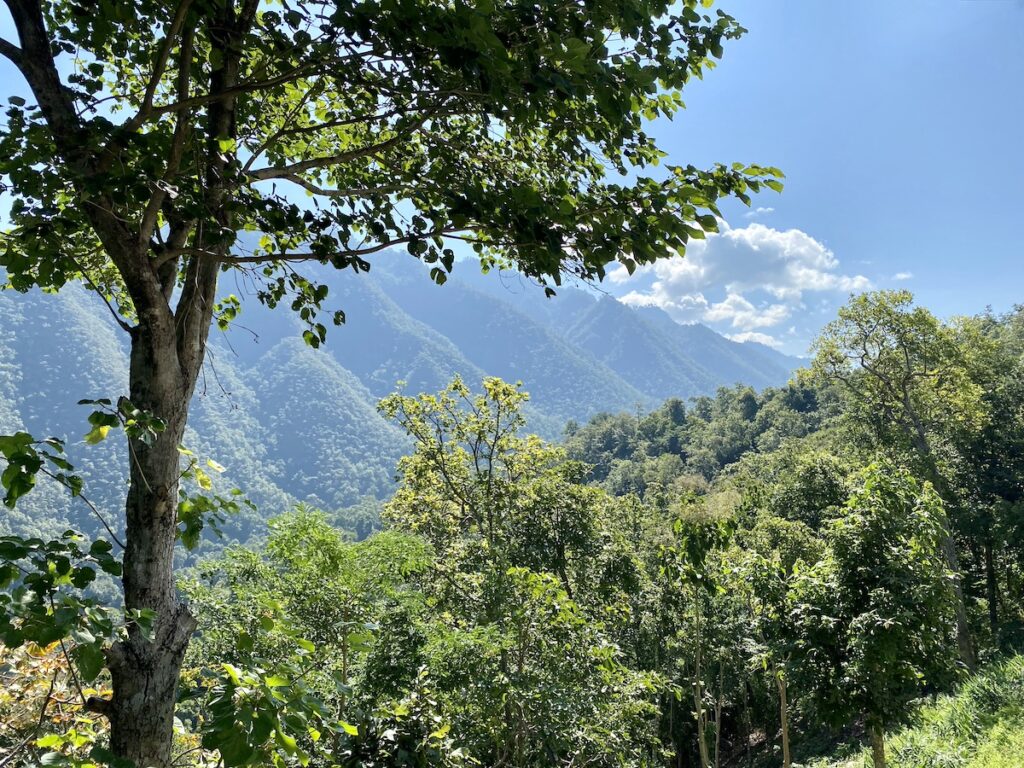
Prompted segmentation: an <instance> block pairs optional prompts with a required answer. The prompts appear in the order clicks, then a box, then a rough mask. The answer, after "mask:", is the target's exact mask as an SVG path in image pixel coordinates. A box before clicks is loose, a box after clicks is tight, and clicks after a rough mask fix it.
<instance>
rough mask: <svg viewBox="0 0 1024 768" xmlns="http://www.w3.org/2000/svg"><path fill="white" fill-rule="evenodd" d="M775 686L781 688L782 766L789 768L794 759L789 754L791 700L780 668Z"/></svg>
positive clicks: (777, 671) (777, 670) (776, 675)
mask: <svg viewBox="0 0 1024 768" xmlns="http://www.w3.org/2000/svg"><path fill="white" fill-rule="evenodd" d="M775 684H776V685H777V686H778V688H779V721H780V722H781V724H782V727H781V730H782V766H783V768H789V767H790V765H791V763H792V758H791V757H790V754H789V699H788V697H787V695H786V694H787V690H786V676H785V673H783V672H782V670H780V669H779V668H778V667H776V668H775Z"/></svg>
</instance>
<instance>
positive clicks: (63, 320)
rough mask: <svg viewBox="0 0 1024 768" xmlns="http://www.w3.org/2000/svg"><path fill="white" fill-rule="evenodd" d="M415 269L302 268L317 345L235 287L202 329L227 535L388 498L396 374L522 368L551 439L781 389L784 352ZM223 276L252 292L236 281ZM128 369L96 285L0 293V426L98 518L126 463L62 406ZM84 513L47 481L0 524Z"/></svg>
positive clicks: (608, 302) (112, 392) (84, 411)
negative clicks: (313, 303) (62, 457)
mask: <svg viewBox="0 0 1024 768" xmlns="http://www.w3.org/2000/svg"><path fill="white" fill-rule="evenodd" d="M423 269H424V267H423V265H422V264H420V263H419V262H417V261H414V260H412V259H411V258H410V257H408V256H407V255H405V254H385V255H384V256H383V257H382V258H380V259H379V260H377V261H375V262H374V267H373V270H372V271H371V273H370V274H369V275H358V276H357V275H354V274H351V273H347V274H342V275H337V274H326V273H325V274H324V275H316V277H318V278H319V277H323V279H324V280H325V281H326V282H327V283H328V284H329V286H330V295H329V298H328V300H327V302H326V305H327V306H328V307H329V308H330V309H343V310H344V311H345V314H346V324H345V325H344V326H342V327H340V328H332V329H331V330H330V331H329V334H328V341H327V344H326V345H325V347H324V348H323V349H321V350H312V349H309V348H307V347H306V346H305V345H303V344H302V341H301V338H300V336H301V327H300V325H299V323H298V321H297V320H296V319H295V318H294V317H293V316H291V315H289V314H288V313H285V314H280V313H275V312H272V311H271V310H267V309H265V308H264V307H262V306H261V305H260V304H259V302H258V301H256V300H255V299H254V297H252V296H251V295H250V296H248V297H247V298H248V299H253V300H247V301H245V302H244V305H245V308H244V311H243V312H242V314H241V315H240V316H239V318H238V319H237V321H236V322H235V324H234V325H233V326H232V328H231V329H230V330H229V331H228V332H227V333H222V332H219V331H214V338H213V339H212V342H211V348H210V354H209V355H208V359H207V365H206V368H205V373H204V376H203V377H202V379H201V380H200V384H199V387H198V392H197V396H196V399H195V403H194V406H193V416H194V418H193V420H192V422H191V423H192V427H191V430H190V432H189V443H188V445H187V447H188V448H189V449H190V450H192V451H193V452H194V453H195V454H196V456H197V457H198V460H199V461H200V462H204V463H205V462H206V460H207V459H208V458H209V459H213V460H215V461H216V462H218V463H219V464H221V465H223V466H225V467H226V468H227V469H226V471H225V472H224V473H223V475H221V476H215V477H214V481H215V483H216V484H217V486H218V487H220V488H222V489H228V488H233V487H238V488H240V489H242V490H243V491H244V492H245V494H246V495H247V496H248V497H249V498H251V499H252V501H253V502H254V503H255V504H256V506H257V507H258V508H259V510H260V511H259V512H258V513H257V512H252V511H248V510H246V511H243V513H242V514H241V515H240V516H239V517H238V518H236V519H235V520H234V521H233V522H232V523H231V524H230V528H229V535H230V536H232V537H238V538H241V539H245V538H246V537H247V536H248V535H249V532H250V530H251V529H252V526H253V523H254V522H255V520H256V518H257V517H266V516H270V515H273V514H276V513H278V512H280V511H282V510H283V509H285V508H287V507H288V506H290V505H291V504H292V503H294V502H295V501H305V502H308V503H310V504H313V505H315V506H320V507H323V508H326V509H328V510H338V509H341V508H343V507H347V506H349V505H353V504H356V503H357V502H359V501H360V499H363V498H364V497H375V498H384V497H386V496H388V495H389V494H390V492H391V488H392V483H393V480H392V478H393V474H394V469H395V463H396V461H397V459H398V457H399V456H401V455H402V454H403V453H404V452H406V450H407V449H408V445H407V439H406V438H405V437H404V435H402V434H401V433H400V432H399V431H398V430H396V429H395V428H394V427H393V426H391V425H389V424H388V423H387V422H386V421H384V420H383V419H381V418H380V416H379V415H378V414H377V411H376V402H377V400H378V399H379V398H380V397H382V396H384V395H385V394H387V393H389V392H391V391H393V390H394V389H395V387H396V385H397V383H398V382H399V381H402V382H405V389H406V391H409V392H421V391H435V390H437V389H439V388H440V387H442V386H443V385H444V384H445V383H446V382H447V381H449V380H450V379H451V378H452V376H453V375H455V374H458V375H461V376H462V377H463V378H465V379H466V380H467V381H469V382H478V381H479V380H480V379H481V378H482V377H483V376H484V375H496V376H501V377H503V378H505V379H508V380H513V381H514V380H520V381H522V382H523V384H524V387H525V389H526V390H527V391H529V392H530V394H531V400H530V402H529V404H528V405H527V406H526V409H525V413H526V414H527V416H528V418H529V421H530V425H531V429H532V430H534V431H536V432H539V433H541V434H543V435H545V436H547V437H549V438H552V437H558V436H560V435H561V433H562V430H563V427H564V425H565V423H566V422H567V421H569V420H579V421H583V420H586V419H588V418H590V417H591V416H593V415H594V414H596V413H598V412H602V411H611V412H616V411H622V410H628V411H631V412H632V411H635V410H636V409H637V408H638V407H639V408H641V409H643V410H650V409H651V408H653V407H655V406H656V405H657V403H659V402H660V401H662V400H663V399H665V398H666V397H669V396H674V397H681V398H689V397H692V396H696V395H701V394H707V393H711V392H713V391H714V390H715V389H716V388H717V387H719V386H725V385H731V384H734V383H737V382H742V383H745V384H751V385H753V386H757V387H760V386H764V385H766V384H781V383H783V382H784V381H785V380H786V378H787V377H788V375H789V373H790V371H791V370H792V369H793V368H794V367H795V365H796V363H797V361H796V360H795V359H793V358H787V357H785V356H781V355H776V356H775V357H769V356H766V355H765V354H764V350H763V348H760V347H759V345H754V344H737V343H735V342H732V341H729V340H728V339H725V338H724V337H722V336H719V335H718V334H715V333H714V332H713V331H711V330H710V329H707V328H703V327H699V328H690V327H685V326H681V325H678V324H676V323H674V322H673V321H672V320H671V319H670V318H669V317H668V316H667V315H664V313H660V310H656V312H659V313H660V316H659V315H657V314H652V313H651V312H650V311H649V310H644V311H643V312H638V311H635V310H632V309H630V308H628V307H626V306H624V305H622V304H620V303H618V302H617V301H615V300H614V299H611V298H610V297H604V298H601V299H598V298H597V297H595V296H593V295H591V294H589V293H587V292H585V291H583V290H580V289H577V288H566V289H565V290H563V291H562V292H561V293H560V294H559V295H558V296H557V297H555V298H554V299H550V300H549V299H545V298H544V296H543V292H542V291H541V290H540V289H538V288H536V286H532V285H528V284H526V283H523V282H518V279H517V278H516V279H513V278H510V277H509V276H507V275H499V274H491V275H480V274H478V273H477V272H476V270H475V268H474V267H473V266H471V265H470V264H466V265H462V267H461V269H456V276H455V277H454V278H453V279H452V280H450V281H449V282H448V284H446V285H444V286H431V285H429V284H428V285H426V286H424V280H425V276H424V275H422V274H419V272H420V271H422V270H423ZM460 275H462V276H464V279H463V278H462V277H460ZM222 288H223V293H224V294H225V295H226V294H228V293H236V294H251V293H252V292H253V290H254V289H253V287H252V286H249V285H245V284H242V283H239V282H234V281H232V282H226V283H225V284H224V285H223V286H222ZM28 318H31V319H32V322H27V319H28ZM652 319H653V321H652ZM773 354H774V353H773ZM705 357H706V358H707V359H706V360H705V359H704V358H705ZM127 367H128V359H127V347H126V340H125V339H124V338H123V334H122V333H121V331H120V330H119V329H117V328H116V326H114V324H113V323H112V321H111V320H110V318H109V316H108V314H107V311H106V309H105V307H104V306H103V304H102V303H101V302H100V301H99V300H98V299H96V298H95V297H93V296H90V295H88V294H86V293H85V292H84V291H81V290H78V289H75V288H68V289H66V290H64V291H63V292H61V294H59V295H58V296H53V295H43V294H39V293H33V294H28V295H19V294H14V293H9V292H0V433H8V434H9V433H12V432H15V431H17V430H22V429H24V430H26V431H29V432H31V433H33V434H36V435H55V436H58V437H61V438H63V439H66V440H67V441H68V443H69V451H70V455H71V457H72V459H73V460H74V461H75V462H76V464H77V465H79V466H81V467H82V469H83V471H84V474H85V476H86V481H87V482H86V491H87V493H88V494H89V496H90V498H91V499H93V500H94V501H96V502H97V504H98V505H99V506H100V507H101V509H106V510H108V511H109V512H110V513H111V514H110V518H111V519H119V517H120V515H119V514H118V513H119V510H120V506H121V498H122V494H123V488H122V485H121V483H122V478H124V477H125V474H126V473H125V470H126V467H124V466H122V465H123V464H124V461H125V459H124V457H123V455H122V452H121V451H120V450H119V449H120V446H119V445H117V444H116V443H115V442H114V441H110V442H109V443H108V442H104V443H101V444H99V445H97V446H86V445H84V443H83V442H82V440H81V437H82V435H84V433H85V432H86V431H87V430H88V426H87V425H86V417H87V416H88V413H89V411H90V408H89V407H88V406H79V405H77V402H78V401H79V400H80V399H85V398H93V399H94V398H102V397H109V398H111V399H116V398H117V396H119V395H120V394H121V393H123V391H124V389H125V387H126V384H125V382H126V380H127ZM99 467H103V468H104V471H96V468H99ZM111 468H114V469H115V470H116V471H113V472H111V471H109V470H110V469H111ZM86 515H88V512H87V511H86V510H84V509H78V508H77V507H75V508H74V511H73V509H72V505H71V504H70V500H69V499H67V498H66V497H65V495H64V494H62V493H60V492H58V491H57V489H48V490H47V491H46V492H44V493H38V494H34V495H33V496H32V497H30V498H28V499H26V500H25V501H24V502H23V503H22V504H19V506H18V509H17V510H16V511H13V512H12V513H11V514H10V515H9V516H8V517H7V518H6V520H5V522H4V523H3V527H5V528H9V529H14V530H19V531H26V530H37V531H44V532H46V533H48V534H54V533H59V532H60V531H61V530H63V529H64V528H65V527H67V526H68V525H71V526H73V527H80V528H85V529H86V530H91V529H92V528H93V527H94V525H95V522H94V521H92V520H91V518H90V517H86ZM51 529H52V530H51Z"/></svg>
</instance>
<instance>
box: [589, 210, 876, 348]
mask: <svg viewBox="0 0 1024 768" xmlns="http://www.w3.org/2000/svg"><path fill="white" fill-rule="evenodd" d="M609 278H610V279H611V281H612V282H613V283H615V284H618V285H619V286H621V288H622V289H623V290H626V289H631V290H628V291H627V292H626V293H625V295H623V296H621V297H620V298H621V300H622V301H623V302H625V303H626V304H631V305H633V306H656V307H660V308H662V309H664V310H665V311H666V312H668V313H669V314H670V315H671V316H672V317H673V318H674V319H676V320H677V321H679V322H695V321H700V322H706V323H713V324H716V325H724V326H725V327H726V328H728V329H733V331H734V332H733V334H732V335H731V338H735V339H736V340H749V341H759V342H761V343H765V344H771V345H773V346H777V345H778V341H777V340H776V339H775V338H774V337H772V336H770V335H769V334H767V333H765V332H764V331H763V330H759V329H770V328H774V327H776V326H779V325H780V324H781V323H783V322H785V321H786V320H788V319H790V318H791V317H793V316H794V315H798V314H799V313H800V311H801V310H804V309H805V305H804V298H805V295H806V294H808V293H833V294H847V293H852V292H856V291H863V290H867V289H869V288H870V287H871V282H870V281H869V280H868V278H867V277H865V276H864V275H848V274H844V273H843V272H842V271H841V270H840V264H839V260H838V259H837V258H836V256H835V254H834V253H833V252H832V251H830V250H829V249H828V248H827V247H825V245H824V244H822V243H821V242H819V241H818V240H815V239H814V238H813V237H811V236H810V235H808V234H807V233H806V232H802V231H801V230H799V229H788V230H778V229H773V228H771V227H768V226H765V225H764V224H759V223H752V224H749V225H747V226H745V227H740V228H730V227H728V226H727V225H723V231H722V232H721V233H720V234H715V235H710V236H709V237H708V239H707V240H703V241H695V242H693V243H692V244H691V245H690V247H689V248H688V249H687V253H686V257H685V258H683V257H674V258H670V259H664V260H662V261H659V262H657V263H655V264H652V265H647V266H645V267H641V268H640V269H638V270H637V271H636V272H635V273H634V274H633V275H632V276H631V275H629V274H628V272H627V271H626V270H625V268H618V269H616V270H613V271H612V272H611V273H610V274H609ZM633 286H636V287H633ZM723 294H724V296H723ZM709 295H712V296H716V297H718V296H721V298H708V296H709ZM837 298H838V296H837Z"/></svg>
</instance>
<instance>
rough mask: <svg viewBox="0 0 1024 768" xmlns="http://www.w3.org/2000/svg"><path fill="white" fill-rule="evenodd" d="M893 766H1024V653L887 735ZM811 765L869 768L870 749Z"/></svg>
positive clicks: (815, 767) (992, 668)
mask: <svg viewBox="0 0 1024 768" xmlns="http://www.w3.org/2000/svg"><path fill="white" fill-rule="evenodd" d="M886 754H887V757H888V764H889V766H890V768H1024V656H1015V657H1013V658H1010V659H1008V660H1006V661H1003V662H1001V663H997V664H994V665H992V666H990V667H988V668H987V669H985V670H984V671H982V672H981V673H979V674H978V675H976V676H974V677H973V678H971V679H970V680H968V681H967V682H965V683H964V684H963V685H962V686H961V687H960V690H959V691H957V693H955V694H953V695H950V696H944V697H941V698H939V700H938V701H937V702H936V703H934V704H930V705H926V706H923V707H921V709H920V711H919V713H918V715H917V718H916V722H915V723H914V724H913V725H912V726H910V727H907V728H903V729H901V730H899V731H895V732H892V733H888V734H886ZM806 765H807V768H870V766H871V754H870V752H869V751H868V750H866V749H865V750H863V751H861V752H859V753H854V754H853V756H851V757H847V758H845V759H840V760H838V761H837V760H835V759H831V760H830V759H824V760H818V761H815V762H812V763H807V764H806Z"/></svg>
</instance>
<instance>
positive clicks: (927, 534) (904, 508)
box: [791, 463, 955, 768]
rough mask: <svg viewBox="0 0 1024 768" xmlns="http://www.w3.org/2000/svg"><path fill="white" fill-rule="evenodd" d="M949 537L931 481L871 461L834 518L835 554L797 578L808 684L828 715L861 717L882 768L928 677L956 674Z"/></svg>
mask: <svg viewBox="0 0 1024 768" xmlns="http://www.w3.org/2000/svg"><path fill="white" fill-rule="evenodd" d="M945 535H946V534H945V514H944V511H943V507H942V501H941V499H940V498H939V497H938V494H936V492H935V491H934V490H933V489H932V488H931V487H930V485H928V484H923V485H922V484H920V483H918V481H917V480H915V479H914V477H913V476H912V475H911V474H910V473H909V472H907V471H906V470H904V469H901V468H899V467H896V466H894V465H891V464H877V463H876V464H872V465H869V466H868V467H867V468H865V469H864V470H863V471H862V472H861V473H860V476H859V477H858V478H857V487H856V488H855V490H854V491H853V493H852V494H851V496H850V498H849V500H848V501H847V503H846V506H845V508H844V510H843V514H842V516H840V517H838V518H837V519H836V520H835V521H833V523H832V527H831V529H830V530H829V536H828V544H829V551H828V552H827V553H826V554H825V556H824V557H823V558H822V559H821V560H820V561H818V562H817V563H816V564H815V565H814V566H812V567H811V568H808V569H806V570H801V571H800V572H799V573H798V574H796V575H795V577H794V583H793V586H792V597H791V603H792V605H793V606H794V607H793V611H794V615H795V617H796V625H797V626H798V627H799V632H798V637H799V642H798V647H797V649H796V653H795V656H796V661H797V664H796V667H797V673H798V676H799V678H800V680H801V682H802V686H803V689H804V690H805V691H807V692H808V693H809V694H810V695H811V696H812V698H813V699H814V702H815V705H816V710H817V711H818V712H819V713H820V714H821V715H822V716H823V717H825V718H828V719H831V720H833V721H836V722H843V721H844V720H846V719H847V718H849V717H851V716H861V717H863V718H864V720H865V724H866V725H867V728H868V732H869V735H870V738H871V747H872V755H873V759H874V764H875V768H884V766H885V744H884V729H885V727H886V726H889V725H894V724H897V723H900V722H903V721H905V720H906V718H907V717H908V715H909V712H908V704H909V703H910V701H911V700H912V699H915V698H917V697H919V696H920V695H921V694H922V693H923V692H924V690H925V689H924V686H925V685H926V684H931V685H942V684H944V683H946V682H949V681H950V680H951V679H952V676H953V674H954V670H955V665H954V663H953V646H954V640H953V638H952V637H951V632H950V625H951V622H950V621H949V619H950V617H951V616H952V614H953V611H954V602H955V601H954V593H953V590H952V585H951V578H950V573H949V571H948V569H947V566H946V563H945V560H944V557H943V553H942V540H943V537H944V536H945Z"/></svg>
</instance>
